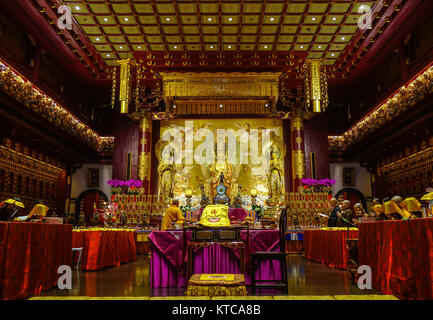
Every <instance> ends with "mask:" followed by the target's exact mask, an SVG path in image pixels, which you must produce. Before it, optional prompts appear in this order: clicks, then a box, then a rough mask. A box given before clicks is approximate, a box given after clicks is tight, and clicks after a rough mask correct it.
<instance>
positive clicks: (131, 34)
mask: <svg viewBox="0 0 433 320" xmlns="http://www.w3.org/2000/svg"><path fill="white" fill-rule="evenodd" d="M61 2H62V3H63V4H66V5H68V6H70V8H71V11H72V14H73V17H74V19H75V22H76V23H77V24H78V25H79V26H80V28H81V29H82V30H83V31H84V33H85V35H86V36H87V37H88V39H89V41H90V43H91V44H92V45H93V46H94V48H95V49H96V51H97V52H99V54H100V55H101V57H102V58H103V59H104V61H105V62H106V63H107V64H108V65H114V62H115V60H116V59H119V58H121V57H122V56H124V55H125V54H124V53H125V52H126V53H130V54H131V53H133V52H134V51H161V50H162V51H168V52H170V51H190V50H191V51H196V50H200V51H208V50H209V51H216V50H223V51H225V50H227V51H233V50H242V51H259V50H263V51H270V52H271V51H278V52H279V51H287V50H299V51H305V50H307V51H309V57H321V58H322V57H323V58H324V63H326V64H327V65H333V64H335V62H336V61H337V58H338V57H339V56H340V55H341V53H342V52H343V51H344V49H345V48H346V45H347V44H348V43H349V42H350V40H351V39H352V37H353V36H354V34H356V32H357V31H358V24H357V23H358V20H359V18H360V16H361V14H360V13H358V8H359V7H360V6H368V7H371V8H373V6H374V5H375V4H376V2H378V1H365V0H354V1H345V0H341V1H340V0H334V1H323V0H309V1H308V0H305V1H301V0H297V1H278V0H277V1H267V2H264V1H254V0H251V1H234V0H233V1H230V0H228V1H223V0H221V1H212V0H208V1H191V0H178V1H163V0H154V1H151V0H134V1H132V0H116V1H114V0H113V1H105V0H87V1H85V0H63V1H61ZM336 44H338V45H336ZM131 56H132V55H131Z"/></svg>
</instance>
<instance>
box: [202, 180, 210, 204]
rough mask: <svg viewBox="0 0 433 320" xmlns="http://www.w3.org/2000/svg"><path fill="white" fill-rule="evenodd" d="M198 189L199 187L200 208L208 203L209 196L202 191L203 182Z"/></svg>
mask: <svg viewBox="0 0 433 320" xmlns="http://www.w3.org/2000/svg"><path fill="white" fill-rule="evenodd" d="M200 189H201V199H200V208H203V209H204V208H206V206H207V205H208V204H209V198H208V197H207V196H206V194H205V192H204V185H203V184H201V185H200Z"/></svg>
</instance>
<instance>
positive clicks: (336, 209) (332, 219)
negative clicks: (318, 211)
mask: <svg viewBox="0 0 433 320" xmlns="http://www.w3.org/2000/svg"><path fill="white" fill-rule="evenodd" d="M329 204H330V205H331V208H332V211H331V214H330V215H329V218H328V227H336V226H337V220H338V214H337V213H340V214H341V208H340V206H339V205H338V200H337V199H335V198H332V199H331V200H329Z"/></svg>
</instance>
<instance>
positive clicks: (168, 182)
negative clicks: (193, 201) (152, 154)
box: [158, 153, 176, 201]
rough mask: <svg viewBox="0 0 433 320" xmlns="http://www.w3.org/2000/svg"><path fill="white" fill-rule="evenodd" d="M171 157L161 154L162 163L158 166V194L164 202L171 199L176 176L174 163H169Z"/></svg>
mask: <svg viewBox="0 0 433 320" xmlns="http://www.w3.org/2000/svg"><path fill="white" fill-rule="evenodd" d="M171 155H172V154H171ZM171 155H170V154H169V153H163V154H162V160H163V161H161V163H160V164H159V166H158V175H159V192H160V195H161V196H162V199H163V200H164V201H168V200H170V199H172V198H173V188H174V175H175V174H176V169H175V165H174V163H172V161H170V157H171Z"/></svg>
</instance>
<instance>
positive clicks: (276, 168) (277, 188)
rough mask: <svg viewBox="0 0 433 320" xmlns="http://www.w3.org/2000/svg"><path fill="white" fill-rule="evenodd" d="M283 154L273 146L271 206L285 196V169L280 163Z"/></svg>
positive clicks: (270, 174) (270, 176)
mask: <svg viewBox="0 0 433 320" xmlns="http://www.w3.org/2000/svg"><path fill="white" fill-rule="evenodd" d="M280 156H281V152H280V150H279V148H278V147H277V146H276V145H275V144H272V146H271V150H270V157H271V158H270V163H269V173H268V190H269V199H268V203H269V205H272V204H274V203H278V201H279V200H280V197H281V196H282V194H283V182H282V181H283V168H282V166H281V161H280Z"/></svg>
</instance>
